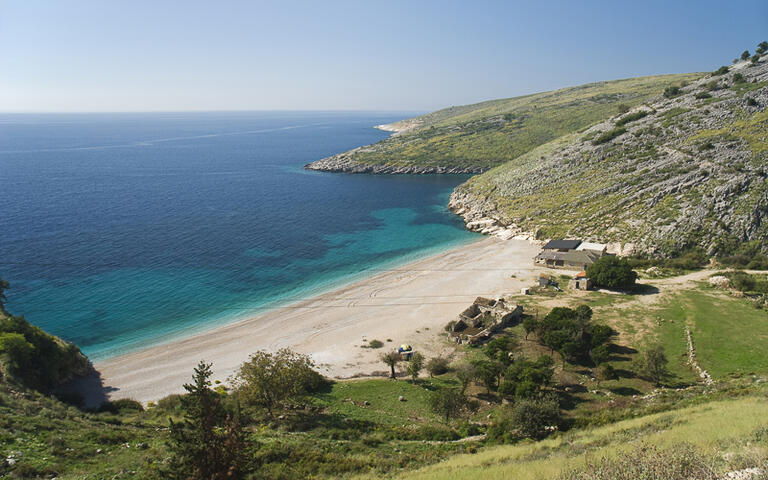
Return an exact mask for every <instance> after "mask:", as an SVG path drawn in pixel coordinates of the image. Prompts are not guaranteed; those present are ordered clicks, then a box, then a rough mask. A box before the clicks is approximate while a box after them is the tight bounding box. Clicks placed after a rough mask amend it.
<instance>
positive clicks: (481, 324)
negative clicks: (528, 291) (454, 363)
mask: <svg viewBox="0 0 768 480" xmlns="http://www.w3.org/2000/svg"><path fill="white" fill-rule="evenodd" d="M522 315H523V307H521V306H520V305H517V304H513V303H510V302H507V301H506V300H504V299H503V298H501V299H498V300H492V299H489V298H484V297H477V298H476V299H475V301H474V302H473V303H472V305H471V306H470V307H469V308H467V309H466V310H464V311H463V312H461V313H460V314H459V318H458V319H456V321H455V322H452V323H451V324H450V329H449V330H450V331H449V334H450V336H451V338H453V339H454V340H455V341H456V342H457V343H468V344H473V343H477V342H479V341H481V340H483V339H485V338H488V337H490V336H491V335H493V333H495V332H497V331H498V330H501V329H504V328H506V327H508V326H510V325H512V324H513V323H514V322H515V321H518V320H519V319H520V318H521V317H522Z"/></svg>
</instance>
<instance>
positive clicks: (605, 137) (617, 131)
mask: <svg viewBox="0 0 768 480" xmlns="http://www.w3.org/2000/svg"><path fill="white" fill-rule="evenodd" d="M625 133H627V129H626V128H624V127H617V128H614V129H613V130H608V131H607V132H604V133H602V134H601V135H600V136H598V137H597V138H596V139H594V140H592V145H601V144H603V143H607V142H610V141H611V140H613V139H614V138H616V137H618V136H619V135H623V134H625Z"/></svg>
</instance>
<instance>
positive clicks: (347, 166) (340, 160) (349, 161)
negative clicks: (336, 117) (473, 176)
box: [304, 147, 487, 175]
mask: <svg viewBox="0 0 768 480" xmlns="http://www.w3.org/2000/svg"><path fill="white" fill-rule="evenodd" d="M362 148H365V147H361V148H356V149H354V150H350V151H348V152H344V153H339V154H338V155H333V156H331V157H328V158H324V159H322V160H318V161H316V162H312V163H309V164H307V165H304V168H305V169H307V170H318V171H322V172H337V173H372V174H388V175H397V174H400V175H405V174H410V175H419V174H430V173H440V174H451V173H453V174H459V173H464V174H467V173H483V172H484V171H486V170H487V169H485V168H480V167H468V168H461V167H445V166H440V165H435V166H430V165H398V164H397V163H387V164H382V165H372V164H366V163H360V162H358V161H356V160H354V159H353V157H354V155H355V153H357V152H359V151H360V150H361V149H362Z"/></svg>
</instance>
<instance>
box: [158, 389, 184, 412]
mask: <svg viewBox="0 0 768 480" xmlns="http://www.w3.org/2000/svg"><path fill="white" fill-rule="evenodd" d="M182 396H183V395H180V394H178V393H174V394H172V395H168V396H167V397H163V398H161V399H160V400H158V401H157V409H158V410H163V411H166V412H180V411H181V397H182Z"/></svg>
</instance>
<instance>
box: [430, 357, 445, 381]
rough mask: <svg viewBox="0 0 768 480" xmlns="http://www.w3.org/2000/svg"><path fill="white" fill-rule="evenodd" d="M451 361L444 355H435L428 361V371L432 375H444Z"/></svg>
mask: <svg viewBox="0 0 768 480" xmlns="http://www.w3.org/2000/svg"><path fill="white" fill-rule="evenodd" d="M449 364H450V361H449V360H448V359H447V358H443V357H434V358H431V359H430V360H429V361H428V362H427V372H429V376H430V377H435V376H437V375H442V374H444V373H447V372H448V365H449Z"/></svg>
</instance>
